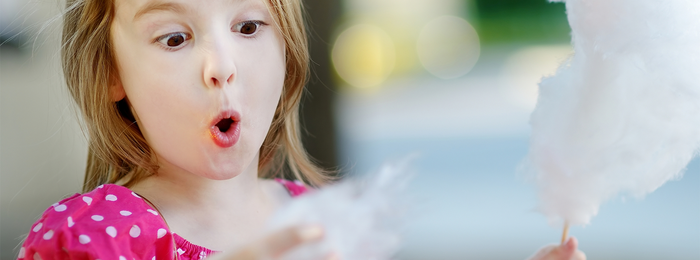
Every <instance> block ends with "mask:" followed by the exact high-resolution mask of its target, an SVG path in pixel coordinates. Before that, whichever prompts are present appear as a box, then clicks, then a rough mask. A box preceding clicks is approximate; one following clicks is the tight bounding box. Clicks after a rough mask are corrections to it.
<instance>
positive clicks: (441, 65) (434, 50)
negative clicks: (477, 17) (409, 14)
mask: <svg viewBox="0 0 700 260" xmlns="http://www.w3.org/2000/svg"><path fill="white" fill-rule="evenodd" d="M416 48H417V51H418V58H419V59H420V62H421V64H422V65H423V67H424V68H425V69H426V70H427V71H428V72H430V73H431V74H433V75H435V76H436V77H438V78H442V79H452V78H458V77H460V76H463V75H465V74H467V73H468V72H469V71H470V70H471V69H472V68H473V67H474V64H476V61H477V60H478V59H479V53H480V51H481V47H480V45H479V35H478V34H477V32H476V30H474V27H472V26H471V25H470V24H469V22H467V21H466V20H464V19H462V18H460V17H456V16H451V15H445V16H440V17H438V18H435V19H433V20H432V21H430V22H428V23H427V24H426V25H425V26H423V29H422V30H421V32H420V35H419V36H418V41H417V46H416Z"/></svg>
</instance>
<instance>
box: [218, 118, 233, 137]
mask: <svg viewBox="0 0 700 260" xmlns="http://www.w3.org/2000/svg"><path fill="white" fill-rule="evenodd" d="M233 123H234V121H233V119H231V118H224V119H221V121H219V122H218V123H216V127H218V128H219V131H221V132H222V133H226V131H228V130H229V129H231V125H232V124H233Z"/></svg>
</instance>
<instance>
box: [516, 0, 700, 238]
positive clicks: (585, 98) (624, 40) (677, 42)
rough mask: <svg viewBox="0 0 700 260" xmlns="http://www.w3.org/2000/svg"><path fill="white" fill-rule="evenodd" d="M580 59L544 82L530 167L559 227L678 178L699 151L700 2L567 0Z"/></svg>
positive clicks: (578, 222) (543, 206)
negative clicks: (611, 201)
mask: <svg viewBox="0 0 700 260" xmlns="http://www.w3.org/2000/svg"><path fill="white" fill-rule="evenodd" d="M565 3H566V10H567V15H568V19H569V24H570V25H571V29H572V44H573V47H574V54H573V56H572V57H570V58H569V60H568V61H566V62H565V63H564V64H563V65H562V66H561V67H560V68H559V70H558V71H557V73H556V75H555V76H553V77H550V78H546V79H543V81H542V83H541V84H540V93H539V98H538V102H537V107H536V108H535V110H534V112H533V113H532V117H531V124H532V136H531V140H530V150H529V154H528V157H527V160H526V164H525V166H526V167H525V168H526V169H527V170H528V171H529V172H530V173H531V174H532V175H531V176H532V177H533V180H534V182H535V183H536V185H537V188H538V194H539V198H540V205H539V210H540V211H541V212H542V213H544V214H545V215H546V216H547V218H548V219H549V220H550V223H552V224H561V222H562V221H565V222H568V224H571V225H585V224H588V223H589V222H590V220H591V218H592V217H593V216H595V215H596V214H597V213H598V208H599V206H600V204H601V203H603V202H604V201H606V200H608V199H610V198H612V197H614V196H617V195H619V194H624V195H632V196H635V197H641V196H644V195H646V194H648V193H650V192H652V191H654V190H656V189H657V188H659V187H660V186H661V185H663V184H664V183H665V182H666V181H668V180H671V179H674V178H679V177H680V176H681V175H682V174H683V170H684V168H685V167H686V165H687V164H688V162H689V161H690V160H691V159H692V158H693V157H694V156H695V155H696V154H697V153H698V150H699V149H700V1H698V0H566V1H565Z"/></svg>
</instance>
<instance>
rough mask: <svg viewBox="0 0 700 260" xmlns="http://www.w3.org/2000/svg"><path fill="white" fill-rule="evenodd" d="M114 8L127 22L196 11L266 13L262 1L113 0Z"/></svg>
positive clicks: (206, 12) (209, 12)
mask: <svg viewBox="0 0 700 260" xmlns="http://www.w3.org/2000/svg"><path fill="white" fill-rule="evenodd" d="M114 6H115V8H116V11H117V14H116V15H117V16H121V18H122V19H127V20H138V19H140V18H143V17H145V16H148V15H152V14H158V13H175V14H195V13H197V11H198V10H202V12H204V14H206V15H214V13H212V12H225V11H231V10H248V9H254V10H259V11H267V6H266V4H265V1H264V0H196V1H194V0H114Z"/></svg>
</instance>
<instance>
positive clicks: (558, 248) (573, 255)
mask: <svg viewBox="0 0 700 260" xmlns="http://www.w3.org/2000/svg"><path fill="white" fill-rule="evenodd" d="M576 247H578V241H577V240H576V238H574V237H571V238H569V240H567V241H566V243H564V244H562V245H548V246H545V247H543V248H541V249H540V250H539V251H537V253H535V255H533V256H531V257H530V258H528V260H586V255H585V254H584V253H583V252H581V251H580V250H576Z"/></svg>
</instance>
